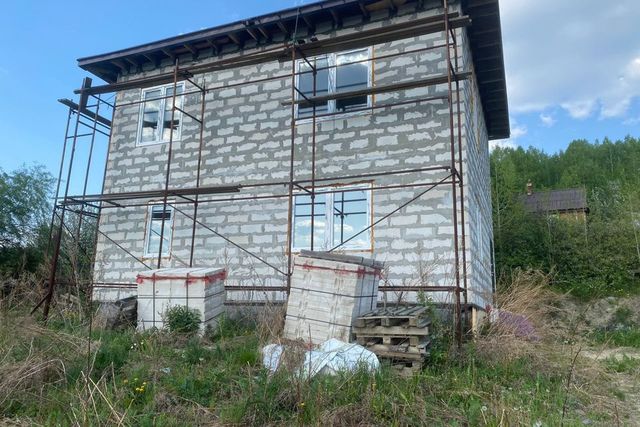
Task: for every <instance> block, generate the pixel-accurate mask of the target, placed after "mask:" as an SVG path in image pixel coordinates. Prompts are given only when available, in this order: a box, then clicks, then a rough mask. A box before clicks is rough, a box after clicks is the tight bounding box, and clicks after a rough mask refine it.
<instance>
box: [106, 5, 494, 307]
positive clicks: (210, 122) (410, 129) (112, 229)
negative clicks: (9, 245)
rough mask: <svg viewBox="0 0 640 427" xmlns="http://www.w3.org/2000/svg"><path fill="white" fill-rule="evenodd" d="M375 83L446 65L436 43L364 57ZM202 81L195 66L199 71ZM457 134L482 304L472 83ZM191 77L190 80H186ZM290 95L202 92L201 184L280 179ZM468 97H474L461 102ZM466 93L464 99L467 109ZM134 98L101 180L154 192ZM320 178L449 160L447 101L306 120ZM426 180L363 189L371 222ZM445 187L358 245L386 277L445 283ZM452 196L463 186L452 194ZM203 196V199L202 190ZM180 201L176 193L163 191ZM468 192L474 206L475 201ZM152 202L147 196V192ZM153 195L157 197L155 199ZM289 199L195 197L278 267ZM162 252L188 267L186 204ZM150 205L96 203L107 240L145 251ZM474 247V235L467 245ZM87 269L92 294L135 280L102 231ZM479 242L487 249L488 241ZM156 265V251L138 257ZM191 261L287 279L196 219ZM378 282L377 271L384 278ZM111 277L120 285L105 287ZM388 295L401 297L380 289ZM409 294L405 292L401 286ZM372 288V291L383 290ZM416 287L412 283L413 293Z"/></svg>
mask: <svg viewBox="0 0 640 427" xmlns="http://www.w3.org/2000/svg"><path fill="white" fill-rule="evenodd" d="M439 13H442V10H441V9H440V10H438V9H432V10H428V11H423V12H420V13H415V11H408V12H407V11H403V10H402V9H401V10H400V12H399V13H398V16H395V17H393V18H387V19H383V20H376V19H375V16H374V17H372V22H371V23H369V24H366V25H362V24H358V25H356V26H350V24H349V23H348V22H345V23H344V29H341V30H337V31H335V30H330V29H328V31H327V34H329V35H337V34H343V33H352V32H357V31H362V30H365V29H371V28H379V27H382V26H384V25H387V24H390V23H400V22H407V21H410V20H414V19H417V18H421V17H426V16H429V15H436V14H439ZM464 31H465V30H458V31H457V33H458V36H459V38H458V40H460V41H461V43H462V47H461V48H460V49H459V50H458V54H459V60H460V61H461V63H462V64H464V67H465V69H466V70H471V69H472V66H473V64H472V62H471V59H470V49H469V47H468V45H467V39H466V37H464ZM442 43H444V35H443V34H440V33H438V34H430V35H425V36H420V37H414V38H410V39H405V40H401V41H396V42H391V43H386V44H382V45H376V46H374V47H372V49H373V53H372V54H373V56H374V57H381V56H384V55H386V54H389V53H395V52H402V51H407V50H412V49H416V48H422V47H425V46H436V45H438V44H442ZM203 61H206V60H203ZM372 69H373V81H374V84H375V85H380V86H382V85H387V84H390V83H395V82H399V81H407V80H411V79H420V78H425V77H429V76H434V75H441V74H446V72H447V69H446V62H445V50H444V49H442V48H440V49H433V50H428V51H425V52H421V53H415V54H408V55H405V56H398V57H392V58H386V59H384V58H383V59H376V60H374V61H373V67H372ZM170 70H171V68H170V67H166V68H164V69H162V70H155V71H148V72H144V73H140V74H137V75H134V76H125V77H123V78H122V79H123V80H126V79H128V78H135V77H139V76H141V75H144V74H147V75H151V74H154V73H158V72H160V71H162V72H166V71H170ZM290 73H291V62H284V63H279V62H275V61H274V62H268V63H263V64H259V65H254V66H246V67H239V68H234V69H228V70H224V71H219V72H210V73H207V74H205V75H204V79H205V84H206V86H207V87H212V86H218V85H221V84H225V83H227V84H228V83H236V82H245V81H246V82H250V81H255V80H257V79H260V78H264V77H269V76H275V75H288V74H290ZM196 78H197V79H201V78H202V76H196ZM462 88H463V90H462V91H461V94H462V99H461V101H462V106H461V107H462V110H463V117H464V123H463V126H462V127H463V137H464V149H463V150H464V152H463V157H464V163H465V166H464V173H465V174H466V175H467V181H466V187H467V188H466V194H465V196H466V197H465V198H466V204H465V208H466V210H467V215H466V221H467V224H466V229H467V233H468V234H469V235H468V237H467V241H468V245H467V261H468V266H469V268H468V273H469V286H470V287H471V288H472V289H473V290H474V291H475V290H476V289H477V290H478V292H471V293H470V302H474V303H476V304H478V305H479V306H481V307H484V305H485V304H486V303H487V301H488V300H487V299H485V297H482V296H481V294H483V293H484V291H485V290H490V289H491V276H490V274H489V272H490V269H489V265H488V262H489V258H488V257H484V258H482V259H479V258H478V257H477V256H476V255H475V254H476V253H477V252H478V248H477V247H476V246H477V244H480V243H478V242H481V244H483V245H485V246H487V245H490V244H489V241H490V239H491V238H490V233H491V209H490V197H489V184H488V179H489V176H488V172H487V170H488V148H487V132H486V126H485V124H484V120H483V118H482V113H481V107H480V100H479V95H478V93H477V85H476V84H475V82H473V81H472V82H470V83H463V84H462ZM193 89H194V87H193V86H192V85H191V84H189V83H186V91H187V92H189V91H191V90H193ZM446 89H447V88H446V85H439V86H437V87H434V86H431V87H423V88H416V89H411V90H406V91H402V92H393V93H386V94H378V95H376V96H375V97H374V101H373V102H374V104H375V105H382V104H385V103H391V102H399V101H403V100H409V99H416V98H418V97H424V96H431V95H436V94H446ZM140 95H141V91H140V90H128V91H123V92H120V93H118V96H117V102H118V103H120V104H122V103H127V102H130V101H137V100H139V99H140ZM290 98H291V79H290V78H284V79H281V80H276V81H269V82H264V83H256V84H249V85H246V86H241V87H235V88H227V89H223V90H217V91H213V92H210V93H209V94H208V95H207V97H206V110H205V120H204V144H205V145H204V149H203V161H202V174H201V185H205V186H206V185H229V184H250V183H260V182H264V181H287V180H288V178H289V162H290V150H291V137H290V132H291V130H290V125H291V114H290V108H289V107H287V106H283V105H282V102H283V101H288V100H290ZM470 102H474V103H473V104H470ZM470 105H473V106H474V107H473V108H472V109H470ZM184 109H185V110H186V111H187V112H188V113H190V114H193V115H195V116H199V111H200V96H199V95H198V94H194V95H186V96H185V97H184ZM139 112H140V107H139V105H130V106H124V107H121V108H118V109H117V112H116V114H115V117H114V121H113V137H112V140H111V144H110V151H109V159H108V168H107V175H106V181H105V192H107V193H112V192H122V191H140V190H158V189H163V188H164V179H165V173H166V166H167V155H168V147H169V146H168V144H157V145H150V146H136V134H137V130H138V120H139ZM316 132H317V136H316V142H317V152H316V162H317V169H316V177H318V178H335V177H339V176H342V175H353V174H358V173H367V172H384V171H394V170H399V169H413V168H422V167H428V166H434V165H448V164H450V161H451V155H450V145H449V108H448V105H447V103H446V101H444V100H439V101H432V102H423V103H419V104H408V105H405V106H398V107H393V108H386V109H379V110H372V111H367V112H366V113H365V114H359V115H355V116H351V117H348V118H334V117H331V118H328V119H323V120H318V122H317V124H316ZM311 133H312V125H311V124H298V127H297V133H296V139H295V148H294V153H295V165H294V171H295V178H296V179H305V178H310V176H311ZM198 135H199V125H198V123H196V122H194V121H193V120H191V119H190V118H188V117H184V116H183V117H182V130H181V138H180V140H178V141H174V143H173V156H172V161H171V173H170V187H171V188H187V187H194V186H195V184H196V168H197V159H198V157H197V155H198V141H199V140H198ZM445 176H446V172H441V171H440V172H430V173H425V172H422V173H412V174H403V175H395V176H391V175H390V176H384V177H376V178H374V179H354V180H351V181H350V182H344V181H340V182H337V181H334V182H332V181H329V182H324V183H323V184H326V185H329V184H338V183H339V184H349V183H361V182H371V183H373V184H375V185H380V186H386V185H397V184H416V183H424V182H433V181H437V180H440V179H442V178H443V177H445ZM424 189H425V188H424V187H409V188H403V189H392V190H382V191H375V192H374V193H373V195H372V208H371V211H372V222H373V221H376V220H377V219H379V218H381V217H382V216H384V215H385V214H387V213H389V212H391V211H393V210H394V209H396V208H397V207H398V206H399V205H401V204H403V203H405V202H407V201H409V200H411V199H412V198H413V197H415V196H416V195H417V194H419V193H420V192H422V191H424ZM267 192H268V193H269V194H275V195H281V196H283V195H286V194H287V187H286V186H285V185H282V186H278V187H274V188H269V189H268V190H263V191H262V192H256V191H247V192H245V191H243V192H241V193H240V194H238V195H237V196H236V197H238V198H242V197H246V196H249V195H255V194H258V195H264V194H267ZM451 192H452V188H451V185H447V186H439V187H437V188H436V189H434V190H432V191H430V192H428V193H426V194H425V195H424V196H422V197H420V198H419V199H418V200H417V201H415V202H413V203H411V204H409V205H408V206H407V207H405V208H404V209H402V210H401V211H400V212H398V213H396V214H394V215H393V216H391V217H390V218H389V219H387V220H385V221H383V222H382V223H381V224H379V225H377V226H376V227H375V228H374V230H373V236H372V249H371V250H369V251H362V252H361V253H364V254H366V255H367V256H370V257H374V258H375V259H377V260H380V261H384V262H385V263H386V266H387V268H386V276H385V279H384V280H383V284H382V285H385V284H398V285H418V284H428V285H442V286H452V285H453V284H454V283H455V282H454V266H453V231H454V228H453V222H452V197H451ZM458 195H459V193H458ZM205 198H206V197H205ZM172 200H173V201H176V202H184V200H178V199H175V198H174V199H172ZM475 200H478V201H479V202H478V203H479V204H478V205H474V203H475ZM146 202H153V201H152V200H149V201H143V202H141V204H145V203H146ZM155 202H159V200H155ZM478 206H480V209H481V211H482V214H481V216H480V218H481V220H482V221H483V222H484V227H482V233H483V234H484V235H486V236H485V237H483V238H482V239H476V238H475V237H474V236H473V233H477V232H478V230H479V228H478V227H477V224H475V221H476V219H477V218H478V217H477V215H474V214H473V212H474V209H477V207H478ZM176 207H177V208H178V209H180V210H182V211H184V213H185V214H187V215H192V214H193V206H192V205H190V204H178V205H176ZM287 214H288V203H287V198H286V197H285V198H276V199H261V200H242V201H237V202H218V203H214V204H201V205H200V207H199V211H198V218H199V219H200V220H201V221H203V222H204V223H206V224H207V226H209V227H211V228H214V229H215V230H217V231H218V232H219V233H221V234H223V235H224V236H226V237H227V238H229V239H231V240H232V241H234V242H236V243H237V244H239V245H241V246H243V247H245V248H246V249H248V250H249V251H252V252H255V253H256V254H257V255H258V256H260V257H262V258H264V259H265V260H267V261H268V262H269V263H271V264H272V265H274V266H276V267H277V268H279V269H280V270H282V271H286V258H287V255H286V246H287ZM174 215H175V219H174V229H173V241H172V247H171V256H170V257H167V258H165V259H163V260H162V266H163V267H171V266H174V267H180V266H185V265H188V262H189V250H190V246H191V230H192V221H191V220H190V219H189V218H188V217H187V216H186V215H183V214H182V213H180V212H178V211H176V212H175V213H174ZM146 220H147V207H146V206H140V207H131V208H124V209H104V210H103V214H102V217H101V219H100V229H101V230H102V231H103V232H105V233H107V234H108V235H109V237H110V238H111V239H113V240H114V241H115V242H117V243H118V244H119V245H121V246H122V247H123V248H124V249H126V250H127V251H130V252H131V253H132V254H134V255H135V256H137V257H140V258H142V257H143V255H144V240H145V230H146ZM474 245H475V246H474ZM97 250H98V256H97V258H96V269H95V280H96V282H98V283H110V284H112V285H108V286H103V287H100V286H98V287H97V290H96V292H97V295H96V298H98V299H100V298H102V299H113V298H118V297H123V296H125V295H128V294H131V293H133V292H135V286H134V284H135V277H136V274H137V272H139V271H143V270H145V267H144V266H143V265H142V264H141V263H139V262H137V261H136V260H134V259H133V258H132V257H130V256H129V255H128V254H127V253H126V252H125V251H124V250H123V249H122V248H119V247H118V246H117V245H115V244H114V243H113V242H111V241H109V240H108V239H106V238H104V237H103V236H101V237H100V238H99V241H98V248H97ZM484 253H485V254H486V253H488V249H487V250H486V251H485V252H484ZM143 261H144V262H145V263H147V264H148V265H150V266H151V267H153V268H155V267H156V261H157V260H156V259H155V258H153V259H146V260H143ZM194 266H207V267H209V266H210V267H226V268H227V269H228V272H229V275H228V279H227V283H228V284H239V285H266V286H269V285H282V284H284V283H285V278H284V277H283V275H282V274H280V273H278V272H277V271H275V270H274V269H273V268H271V267H269V266H267V265H265V264H263V263H261V262H260V261H258V260H256V259H254V258H252V257H250V256H248V255H247V254H245V253H243V252H241V251H240V250H238V249H237V248H235V247H234V246H232V245H230V244H229V243H227V242H225V241H224V240H223V239H221V238H220V237H218V236H216V235H214V234H213V233H211V232H210V231H207V230H206V229H204V228H202V227H198V231H197V234H196V239H195V262H194ZM385 282H386V283H385ZM113 284H118V285H113ZM433 296H434V298H435V299H436V300H439V301H453V300H452V294H450V293H448V292H442V293H437V294H434V295H433ZM384 297H386V298H387V299H388V300H394V299H397V298H398V297H399V295H393V294H387V295H385V296H384ZM403 297H404V298H407V295H406V294H404V295H403ZM266 298H269V299H283V298H285V295H284V294H282V293H275V292H233V293H230V294H229V295H228V296H227V299H229V300H233V299H242V300H247V299H260V300H263V299H266ZM381 298H382V295H381ZM408 298H414V299H415V295H409V296H408Z"/></svg>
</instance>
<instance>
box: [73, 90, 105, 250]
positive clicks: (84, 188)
mask: <svg viewBox="0 0 640 427" xmlns="http://www.w3.org/2000/svg"><path fill="white" fill-rule="evenodd" d="M95 100H96V112H95V115H94V116H93V120H92V121H93V123H92V125H91V142H90V143H89V157H88V159H87V168H86V170H85V174H84V184H83V186H82V197H84V196H86V194H87V185H88V184H89V171H90V170H91V160H92V157H93V147H94V145H95V141H96V128H97V126H98V117H99V114H100V102H101V100H100V96H97V97H95ZM84 208H85V205H84V203H83V204H82V205H80V212H79V213H78V224H77V228H76V252H77V250H78V248H79V247H80V233H81V230H82V220H83V217H84Z"/></svg>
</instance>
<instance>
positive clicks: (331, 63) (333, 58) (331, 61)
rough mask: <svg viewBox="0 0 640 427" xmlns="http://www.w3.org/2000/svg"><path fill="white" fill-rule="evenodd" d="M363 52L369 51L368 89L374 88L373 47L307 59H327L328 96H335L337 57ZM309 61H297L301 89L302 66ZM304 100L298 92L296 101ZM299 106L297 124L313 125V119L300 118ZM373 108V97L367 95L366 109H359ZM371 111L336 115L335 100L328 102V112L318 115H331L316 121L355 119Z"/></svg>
mask: <svg viewBox="0 0 640 427" xmlns="http://www.w3.org/2000/svg"><path fill="white" fill-rule="evenodd" d="M361 50H366V51H367V57H368V60H367V61H366V62H364V63H365V64H366V65H367V87H369V88H370V87H372V86H373V67H372V62H373V61H372V55H373V49H372V48H371V47H368V48H361V49H351V50H346V51H342V52H335V53H327V54H322V55H317V56H314V57H310V58H307V59H308V60H309V62H311V61H312V60H313V59H316V58H323V57H326V58H327V66H328V67H329V69H328V71H329V84H328V86H327V89H328V95H331V94H335V93H336V73H337V66H336V64H337V57H338V56H340V55H345V54H349V53H353V52H359V51H361ZM306 63H307V61H306V60H304V59H298V60H296V79H295V82H296V87H297V88H299V87H300V74H298V73H300V66H301V65H302V64H306ZM301 99H304V98H303V97H302V95H300V94H299V93H297V92H296V100H301ZM299 105H300V104H296V105H295V117H296V122H298V123H311V122H312V121H313V117H300V114H299V108H298V107H299ZM372 106H373V96H372V95H367V105H366V107H365V106H363V107H359V108H368V109H369V108H371V107H372ZM370 113H371V111H370V110H369V111H368V110H361V111H345V112H344V113H342V114H336V100H335V99H331V100H329V101H327V111H326V112H322V113H316V114H317V115H321V114H330V115H327V116H322V117H317V118H316V121H324V120H336V119H343V118H347V117H353V116H362V115H365V114H370Z"/></svg>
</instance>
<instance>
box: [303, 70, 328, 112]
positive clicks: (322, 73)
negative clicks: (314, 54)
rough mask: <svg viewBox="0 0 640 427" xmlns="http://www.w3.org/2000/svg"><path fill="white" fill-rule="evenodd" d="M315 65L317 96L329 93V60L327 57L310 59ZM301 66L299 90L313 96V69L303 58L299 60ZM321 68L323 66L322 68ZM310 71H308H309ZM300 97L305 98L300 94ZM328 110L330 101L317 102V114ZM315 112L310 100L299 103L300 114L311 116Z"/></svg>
mask: <svg viewBox="0 0 640 427" xmlns="http://www.w3.org/2000/svg"><path fill="white" fill-rule="evenodd" d="M309 62H311V63H312V64H313V66H314V67H316V69H317V70H318V72H317V74H316V96H321V95H326V94H328V93H329V69H327V66H328V65H329V61H328V60H327V58H326V57H319V58H312V59H310V60H309ZM299 64H300V66H299V68H298V71H299V72H300V73H304V74H299V76H298V90H299V91H300V92H302V93H303V94H304V95H305V96H306V97H308V98H311V97H312V96H313V69H312V68H311V67H310V66H309V64H308V63H307V61H305V60H302V61H300V62H299ZM320 68H323V69H322V70H321V69H320ZM307 71H308V72H307ZM298 99H300V100H304V97H303V96H302V95H300V94H298ZM327 111H328V102H327V101H325V102H323V103H317V104H316V114H320V113H326V112H327ZM312 114H313V105H312V104H311V103H309V102H306V101H304V102H302V103H300V104H298V116H300V117H309V116H311V115H312Z"/></svg>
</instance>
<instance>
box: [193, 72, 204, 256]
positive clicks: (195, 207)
mask: <svg viewBox="0 0 640 427" xmlns="http://www.w3.org/2000/svg"><path fill="white" fill-rule="evenodd" d="M205 84H206V82H205V79H204V77H203V78H202V87H201V88H200V90H201V92H202V101H201V104H200V134H199V136H198V137H199V144H198V171H197V173H196V190H197V189H199V188H200V173H201V171H202V147H203V145H204V112H205V105H206V101H205V98H206V96H207V91H206V86H205ZM198 196H199V195H198V194H197V193H196V196H195V201H194V203H193V227H192V229H191V250H190V251H189V267H193V251H194V250H195V242H196V225H197V218H198V202H199V200H198V199H199V198H198Z"/></svg>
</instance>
